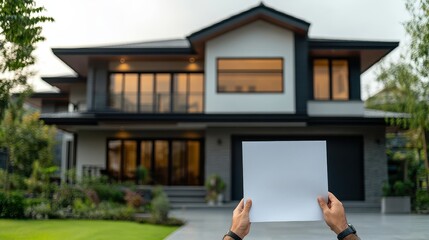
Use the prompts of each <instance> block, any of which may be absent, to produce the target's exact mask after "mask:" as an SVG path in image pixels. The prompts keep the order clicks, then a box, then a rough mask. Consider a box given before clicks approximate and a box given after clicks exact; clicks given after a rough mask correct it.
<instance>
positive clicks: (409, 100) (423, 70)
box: [367, 0, 429, 181]
mask: <svg viewBox="0 0 429 240" xmlns="http://www.w3.org/2000/svg"><path fill="white" fill-rule="evenodd" d="M406 8H407V10H408V11H409V13H410V15H411V20H409V21H408V22H406V23H405V29H406V32H407V34H408V35H409V36H410V39H411V41H410V44H409V46H408V49H407V53H406V54H405V55H404V56H402V57H401V59H400V60H399V61H398V62H396V63H390V64H388V65H387V66H384V67H381V69H380V71H379V74H378V77H377V80H378V81H379V82H381V83H382V84H383V85H384V91H385V92H384V93H383V96H384V99H383V100H381V99H378V100H377V99H375V98H373V99H370V100H369V101H368V102H367V106H368V107H370V108H371V107H372V108H378V109H383V110H388V111H395V112H400V113H406V114H407V115H406V116H404V115H403V116H396V117H392V118H389V119H387V120H388V121H389V123H391V124H392V125H396V126H400V127H403V128H407V129H410V130H411V131H413V132H414V133H415V134H416V135H417V136H418V145H419V146H421V157H422V159H423V161H424V166H425V169H426V181H427V175H428V173H429V161H428V147H427V144H428V137H429V134H428V133H429V83H428V77H429V0H417V1H415V0H408V1H407V3H406Z"/></svg>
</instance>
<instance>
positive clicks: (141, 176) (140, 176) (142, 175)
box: [136, 166, 149, 184]
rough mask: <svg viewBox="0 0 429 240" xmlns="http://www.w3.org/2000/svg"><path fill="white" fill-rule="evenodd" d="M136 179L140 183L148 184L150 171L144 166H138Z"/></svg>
mask: <svg viewBox="0 0 429 240" xmlns="http://www.w3.org/2000/svg"><path fill="white" fill-rule="evenodd" d="M136 179H137V183H138V184H146V183H147V182H148V181H149V173H148V171H147V169H146V168H145V167H144V166H139V167H138V168H137V170H136Z"/></svg>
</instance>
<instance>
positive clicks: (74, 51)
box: [52, 47, 195, 56]
mask: <svg viewBox="0 0 429 240" xmlns="http://www.w3.org/2000/svg"><path fill="white" fill-rule="evenodd" d="M52 52H53V53H54V54H55V55H57V56H59V55H172V54H177V55H192V54H195V52H194V51H193V50H192V49H191V48H104V47H94V48H53V49H52Z"/></svg>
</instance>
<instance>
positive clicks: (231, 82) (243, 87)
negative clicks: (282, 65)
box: [218, 73, 283, 92]
mask: <svg viewBox="0 0 429 240" xmlns="http://www.w3.org/2000/svg"><path fill="white" fill-rule="evenodd" d="M218 84H219V92H282V91H283V77H282V74H281V73H219V74H218Z"/></svg>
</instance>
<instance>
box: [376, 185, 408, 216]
mask: <svg viewBox="0 0 429 240" xmlns="http://www.w3.org/2000/svg"><path fill="white" fill-rule="evenodd" d="M412 188H413V184H412V182H410V181H408V180H407V181H396V182H395V183H394V184H393V186H392V185H390V184H389V183H388V182H386V183H385V184H384V185H383V198H382V199H381V212H382V213H410V212H411V198H410V195H411V192H412Z"/></svg>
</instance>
